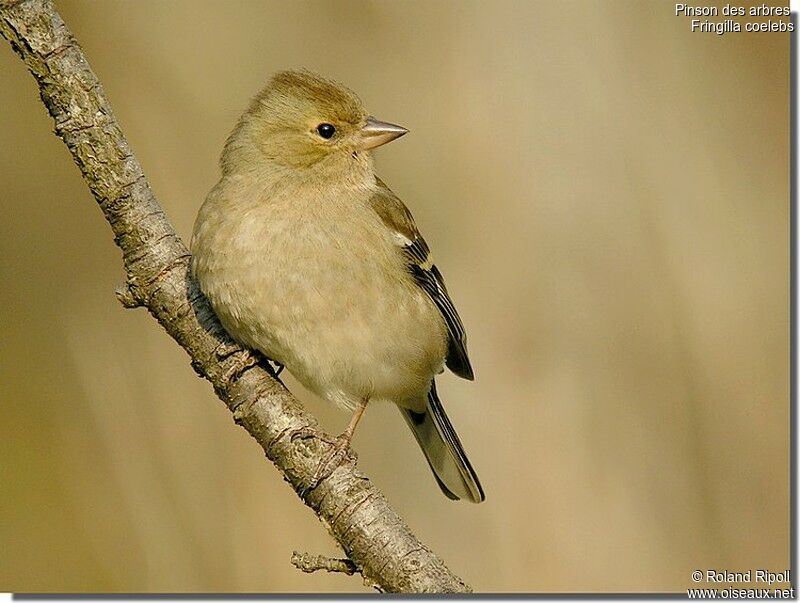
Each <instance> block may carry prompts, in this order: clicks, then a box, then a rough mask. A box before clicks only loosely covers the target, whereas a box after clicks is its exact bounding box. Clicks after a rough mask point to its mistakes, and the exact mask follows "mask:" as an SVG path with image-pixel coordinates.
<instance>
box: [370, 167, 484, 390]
mask: <svg viewBox="0 0 800 603" xmlns="http://www.w3.org/2000/svg"><path fill="white" fill-rule="evenodd" d="M378 185H379V187H380V188H379V191H378V193H376V194H375V195H373V197H372V199H371V202H372V207H373V209H374V210H375V211H376V212H377V214H378V215H379V216H380V217H381V219H382V220H383V222H384V224H386V226H387V227H389V228H391V229H392V230H393V231H394V232H395V233H397V234H398V235H399V236H398V246H399V248H400V249H401V250H402V252H403V253H404V255H405V256H406V258H407V260H408V269H409V271H410V272H411V274H412V275H413V276H414V279H415V280H416V282H417V284H418V285H419V286H420V287H421V288H422V289H423V290H424V291H425V292H426V293H427V294H428V295H429V296H430V298H431V299H432V300H433V303H434V304H436V307H437V308H438V309H439V312H440V313H441V315H442V318H444V321H445V324H446V325H447V334H448V338H447V339H448V341H447V359H446V361H445V362H446V364H447V368H449V369H450V370H451V371H453V372H454V373H455V374H456V375H458V376H459V377H463V378H464V379H469V380H470V381H471V380H472V379H474V378H475V375H474V373H473V371H472V365H471V364H470V362H469V356H467V334H466V332H465V331H464V325H463V324H462V322H461V318H460V317H459V316H458V312H457V311H456V308H455V306H454V305H453V301H452V300H451V299H450V296H449V295H448V293H447V288H446V287H445V284H444V279H443V278H442V274H441V272H439V269H438V268H437V267H436V266H435V265H434V264H433V261H432V259H431V254H430V249H429V248H428V244H427V243H426V242H425V239H423V238H422V235H420V233H419V231H418V230H417V227H416V225H415V224H414V218H413V217H412V216H411V212H410V211H408V208H407V207H406V206H405V205H403V202H402V201H400V199H399V198H398V197H397V195H395V194H394V193H393V192H392V191H391V190H389V188H388V187H387V186H386V185H385V184H384V183H383V182H381V180H378Z"/></svg>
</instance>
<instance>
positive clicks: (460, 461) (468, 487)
mask: <svg viewBox="0 0 800 603" xmlns="http://www.w3.org/2000/svg"><path fill="white" fill-rule="evenodd" d="M400 412H402V413H403V418H405V420H406V422H407V423H408V426H409V427H411V431H413V432H414V437H416V438H417V442H419V445H420V448H422V452H423V453H425V458H426V459H427V461H428V464H429V465H430V467H431V470H432V471H433V476H434V477H435V478H436V482H437V483H438V484H439V487H440V488H441V489H442V492H444V494H445V496H447V497H448V498H451V499H453V500H459V499H462V498H463V499H466V500H469V501H471V502H474V503H479V502H483V500H484V498H485V496H484V494H483V488H481V483H480V481H478V476H477V475H476V474H475V470H474V469H473V468H472V465H470V464H469V460H468V459H467V455H466V453H465V452H464V449H463V448H462V447H461V442H460V441H459V439H458V436H457V435H456V431H455V429H453V425H452V424H451V423H450V419H448V418H447V415H446V414H445V412H444V408H442V403H441V402H440V401H439V397H438V396H437V395H436V385H435V384H434V383H433V382H431V390H430V391H429V392H428V405H427V408H426V409H425V412H415V411H413V410H409V409H407V408H400Z"/></svg>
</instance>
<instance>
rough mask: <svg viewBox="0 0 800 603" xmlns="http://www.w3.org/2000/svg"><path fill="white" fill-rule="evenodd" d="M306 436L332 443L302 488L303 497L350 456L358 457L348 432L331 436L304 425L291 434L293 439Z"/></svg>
mask: <svg viewBox="0 0 800 603" xmlns="http://www.w3.org/2000/svg"><path fill="white" fill-rule="evenodd" d="M305 438H317V439H318V440H322V441H323V442H325V443H326V444H330V446H331V448H330V450H328V451H327V452H326V453H325V454H324V455H323V457H322V459H321V460H320V462H319V464H318V465H317V468H316V469H315V470H314V474H313V475H312V476H311V480H310V481H309V483H308V484H307V485H306V486H304V487H303V488H302V489H301V490H300V496H301V497H303V498H305V496H306V495H307V494H308V493H309V492H311V491H312V490H314V489H315V488H317V486H319V485H320V484H321V483H322V481H323V480H325V479H327V478H329V477H330V476H331V474H332V473H333V472H334V471H335V470H336V468H337V467H339V466H341V465H342V463H343V462H344V461H345V460H346V459H347V457H348V456H352V458H353V459H354V460H355V458H356V452H355V450H353V449H352V448H351V447H350V437H349V436H348V434H346V433H343V434H341V435H338V436H336V437H331V436H329V435H328V434H326V433H324V432H322V431H319V430H317V429H313V428H311V427H304V428H301V429H297V430H295V431H294V432H292V434H291V436H290V439H291V440H292V441H295V440H297V439H305Z"/></svg>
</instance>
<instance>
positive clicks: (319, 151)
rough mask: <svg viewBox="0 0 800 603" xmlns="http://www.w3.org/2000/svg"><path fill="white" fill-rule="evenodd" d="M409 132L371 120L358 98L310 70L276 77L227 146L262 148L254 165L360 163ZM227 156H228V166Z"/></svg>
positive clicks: (230, 148)
mask: <svg viewBox="0 0 800 603" xmlns="http://www.w3.org/2000/svg"><path fill="white" fill-rule="evenodd" d="M407 131H408V130H406V129H405V128H403V127H401V126H397V125H394V124H390V123H387V122H382V121H379V120H377V119H375V118H374V117H371V116H370V115H369V114H368V113H367V111H366V110H365V109H364V105H363V104H362V102H361V100H360V99H359V98H358V96H356V94H355V93H354V92H353V91H352V90H350V89H348V88H346V87H345V86H342V85H341V84H339V83H337V82H333V81H331V80H328V79H325V78H322V77H320V76H318V75H316V74H314V73H311V72H310V71H283V72H281V73H278V74H276V75H275V76H274V77H273V78H272V79H271V80H270V81H269V83H268V84H267V86H266V87H265V88H264V89H263V90H262V91H261V92H260V93H259V94H258V95H257V96H256V97H255V98H254V99H253V102H252V103H251V104H250V107H249V108H248V110H247V111H246V112H245V114H244V115H243V116H242V119H241V121H240V122H239V125H238V126H237V128H236V130H234V132H233V134H231V138H230V139H229V141H228V144H227V145H226V153H225V154H226V155H228V154H233V155H235V154H236V151H237V150H241V149H247V148H248V147H249V148H251V150H257V151H258V153H256V154H248V155H250V157H248V161H251V162H257V161H258V160H259V157H258V155H259V154H260V156H261V159H262V160H263V159H267V160H269V161H270V162H271V163H274V164H277V165H281V166H284V167H289V168H301V169H302V168H308V167H311V166H313V165H315V164H318V163H320V162H321V161H323V160H325V159H326V158H333V159H334V160H336V159H339V160H342V161H344V160H351V159H358V157H359V154H360V153H363V152H365V151H368V150H370V149H374V148H375V147H378V146H380V145H382V144H385V143H387V142H390V141H392V140H394V139H396V138H398V137H400V136H402V135H403V134H405V133H406V132H407ZM224 164H225V155H223V166H224Z"/></svg>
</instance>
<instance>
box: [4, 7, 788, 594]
mask: <svg viewBox="0 0 800 603" xmlns="http://www.w3.org/2000/svg"><path fill="white" fill-rule="evenodd" d="M59 6H60V9H61V12H62V14H63V17H64V19H65V20H66V22H67V23H68V25H69V26H70V27H71V28H72V29H73V31H74V32H75V34H76V36H77V37H78V39H79V41H80V42H81V43H82V45H83V47H84V49H85V51H86V53H87V55H88V56H89V59H90V60H91V63H92V65H93V67H94V69H95V71H96V72H97V74H98V75H99V77H100V78H101V80H102V81H103V82H104V85H105V89H106V91H107V93H108V95H109V97H110V99H111V102H112V104H113V106H114V108H115V111H116V115H117V117H118V119H119V120H120V122H121V124H122V126H123V128H124V130H125V132H126V134H127V136H128V137H129V140H130V142H131V144H132V146H133V149H134V150H135V152H136V153H137V155H138V157H139V159H140V160H141V162H142V164H143V165H144V167H145V170H146V172H147V174H148V175H149V177H150V179H151V182H152V185H153V187H154V189H155V191H156V193H157V194H158V196H159V198H160V200H161V202H162V204H163V205H164V207H165V208H166V210H167V213H168V215H169V216H170V218H171V219H172V221H173V223H174V224H175V226H176V228H177V230H178V232H179V233H180V234H181V235H183V236H184V237H188V235H189V233H190V231H191V226H192V222H193V219H194V215H195V212H196V210H197V208H198V206H199V204H200V202H201V201H202V199H203V197H204V195H205V193H206V192H207V191H208V189H209V188H210V187H211V186H212V185H213V184H214V182H215V179H216V176H217V167H216V161H217V157H218V154H219V151H220V149H221V146H222V143H223V141H224V139H225V137H226V135H227V134H228V132H229V130H230V129H231V128H232V126H233V124H234V122H235V120H236V118H237V117H238V115H239V113H240V112H241V110H242V109H243V108H244V106H245V105H246V103H247V101H248V98H249V97H250V96H251V95H252V94H254V93H255V92H256V91H257V90H258V89H259V87H260V86H261V85H262V84H263V83H264V82H265V80H266V78H267V77H268V76H269V74H271V73H272V72H274V71H277V70H279V69H284V68H288V67H299V66H306V67H309V68H312V69H314V70H317V71H319V72H321V73H323V74H326V75H328V76H331V77H334V78H337V79H339V80H341V81H342V82H344V83H346V84H348V85H349V86H350V87H352V88H354V89H355V90H356V91H358V92H359V93H360V94H361V96H362V97H363V99H364V100H365V102H366V104H367V106H368V107H369V108H370V109H371V111H372V112H373V113H374V114H375V115H377V116H379V117H381V118H383V119H387V120H390V121H395V122H397V123H401V124H404V125H406V126H407V127H409V128H410V129H411V134H409V135H408V136H406V137H405V138H403V139H402V140H401V141H398V142H396V143H393V144H391V145H389V146H388V147H386V148H384V149H381V150H380V152H379V153H378V154H377V164H378V168H379V172H380V174H381V176H382V177H383V178H384V179H385V180H386V181H387V182H388V183H389V185H390V186H391V187H392V188H393V189H394V190H395V191H396V192H397V193H398V194H399V195H400V196H401V198H403V199H404V200H405V201H406V202H407V203H408V205H409V206H410V207H411V209H412V210H413V212H414V214H415V216H416V218H417V221H418V223H419V225H420V228H421V229H422V231H423V233H424V234H425V236H426V238H427V239H428V241H429V242H430V243H431V246H432V247H433V249H434V252H435V254H436V257H437V260H438V264H439V266H440V267H441V268H442V270H443V271H444V274H445V276H446V278H447V282H448V285H449V288H450V290H451V293H452V294H453V297H454V299H455V300H456V303H457V305H458V307H459V309H460V312H461V314H462V317H463V319H464V322H465V324H466V326H467V329H468V332H469V336H470V350H471V355H472V358H473V364H474V366H475V369H476V374H477V379H476V381H475V382H474V383H468V382H465V381H461V380H459V379H457V378H455V377H453V376H452V375H448V376H445V377H444V378H442V379H441V380H440V382H441V385H440V394H441V395H442V398H443V400H444V401H445V404H446V406H447V408H448V411H449V413H450V414H451V417H452V419H453V421H454V423H455V425H456V426H457V428H458V431H459V433H460V434H461V437H462V439H463V441H464V443H465V446H466V448H467V450H468V451H469V453H470V456H471V458H472V460H473V462H474V465H475V467H476V468H477V470H478V472H479V474H480V476H481V478H482V480H483V484H484V486H485V489H486V492H487V496H488V500H487V501H486V503H485V504H483V505H479V506H475V505H470V504H465V503H462V504H458V503H453V502H450V501H448V500H447V499H445V498H444V497H443V496H442V495H441V494H440V493H439V491H438V489H437V487H436V485H435V483H434V481H433V479H432V477H431V476H430V475H429V472H428V468H427V467H426V465H425V462H424V460H423V459H422V456H421V455H420V453H419V451H418V450H417V449H416V445H415V444H414V442H413V440H412V437H411V434H410V432H408V431H407V430H406V428H405V427H404V426H403V424H402V421H401V419H400V417H399V416H398V414H397V412H396V411H395V410H394V409H392V408H389V407H374V408H371V409H370V410H369V412H368V413H367V415H366V418H365V421H364V422H363V423H362V425H361V426H360V429H359V432H358V434H357V436H356V440H355V446H356V449H357V450H358V452H359V454H360V459H361V460H360V465H361V467H362V468H364V469H365V470H366V471H367V472H368V474H369V475H370V476H372V478H373V479H374V481H375V482H376V484H377V485H378V486H379V487H380V488H381V489H382V490H383V491H384V492H385V493H386V494H387V496H388V497H389V499H390V500H391V501H392V502H393V503H394V505H395V506H396V508H397V509H398V510H399V511H400V513H401V514H402V515H404V516H405V517H406V519H407V520H408V522H409V523H410V525H411V526H412V527H413V529H415V530H416V532H417V534H418V535H419V536H420V537H421V538H422V539H423V540H424V541H425V542H427V543H428V544H429V545H430V546H432V547H433V549H434V550H436V551H437V552H438V553H440V554H441V555H442V556H443V557H444V558H445V559H446V560H447V561H448V562H449V564H450V565H451V567H452V568H453V569H454V570H455V571H456V572H457V573H459V574H461V575H462V576H464V577H466V578H467V579H468V580H469V581H470V582H471V583H472V584H473V585H474V587H475V588H476V589H478V590H481V591H487V590H488V591H642V590H645V591H667V590H670V591H675V590H679V589H682V588H685V587H686V586H689V585H690V584H691V582H690V579H689V575H690V572H691V571H692V570H694V569H707V568H717V569H728V570H732V571H733V570H738V571H742V570H747V569H757V568H765V569H772V570H776V571H777V570H782V569H785V568H786V566H787V563H788V546H789V529H788V525H789V524H788V520H789V517H788V515H789V502H788V501H789V496H788V495H789V489H788V452H789V442H788V436H789V426H788V393H789V392H788V385H789V372H788V371H789V365H788V349H789V339H788V235H789V226H788V216H789V213H788V159H789V157H788V148H789V147H788V140H789V139H788V109H789V105H788V92H789V91H788V48H789V40H788V37H787V35H786V34H765V33H758V34H738V35H734V34H726V35H724V36H722V37H720V36H716V35H714V34H699V33H695V34H692V33H689V31H688V21H687V19H685V18H678V17H675V16H674V3H673V2H644V1H641V2H622V1H615V2H599V1H598V2H588V1H587V2H578V1H575V2H555V1H550V2H538V3H536V2H497V1H493V2H488V1H487V2H466V3H465V2H434V3H428V2H422V1H420V2H360V3H359V2H292V3H289V2H280V3H279V2H269V3H264V2H246V3H242V2H207V3H201V5H200V6H197V3H196V2H195V1H188V0H187V1H181V2H177V1H169V2H161V1H139V2H119V1H111V0H106V1H104V2H86V1H82V2H76V1H66V0H65V1H63V2H60V3H59ZM0 82H2V84H1V85H0V107H2V110H1V111H0V165H2V168H0V174H1V177H2V181H1V182H2V187H0V191H1V192H0V194H2V207H3V208H4V213H3V219H2V220H0V283H2V285H1V286H0V333H1V334H2V339H0V417H1V418H0V488H1V489H2V491H1V492H0V590H20V591H51V590H57V591H363V590H365V589H364V588H363V586H362V585H361V584H360V582H359V580H358V579H357V578H347V577H344V576H336V575H313V576H308V575H304V574H300V573H299V572H297V571H296V570H294V569H293V568H292V567H291V566H290V564H289V557H290V555H291V552H292V550H294V549H299V550H305V551H310V552H314V553H332V554H334V553H335V552H336V548H335V547H334V545H333V543H332V541H331V540H330V538H329V537H328V535H327V533H326V532H325V530H324V529H323V528H322V526H321V525H319V524H318V522H317V521H316V519H315V518H314V516H313V514H312V513H311V512H310V511H308V510H307V509H306V508H305V507H303V506H302V505H300V504H299V503H298V501H297V499H296V497H295V496H294V494H293V493H292V492H291V491H290V489H289V488H287V487H286V485H285V484H284V483H283V482H282V481H281V479H280V478H279V477H278V473H277V472H276V471H275V470H274V468H273V467H272V466H271V465H269V464H268V463H267V462H266V461H265V459H264V458H263V454H262V453H261V451H260V449H259V448H258V447H257V445H256V444H255V443H254V442H253V441H252V440H251V439H250V438H249V436H247V434H246V433H245V432H244V431H243V430H242V429H239V428H238V427H236V426H235V425H234V424H233V421H232V420H231V417H230V415H229V413H228V411H227V410H225V408H224V407H223V405H222V404H221V403H220V402H219V401H218V400H217V399H216V398H215V397H214V395H213V393H212V391H211V388H210V387H209V386H208V385H207V384H206V383H205V382H202V381H200V380H199V379H197V378H196V376H195V375H194V373H193V371H192V370H191V368H190V367H189V363H188V361H187V358H186V356H185V355H184V354H183V352H182V351H181V350H179V349H178V348H177V346H176V345H175V344H173V343H172V341H170V340H169V339H168V337H167V336H166V335H165V334H164V333H163V332H162V331H161V330H160V328H159V327H158V325H157V324H156V323H155V322H154V321H153V320H152V319H151V318H150V317H149V316H148V315H147V314H146V313H145V312H143V311H125V310H123V309H122V308H121V306H120V305H119V304H118V302H117V301H116V300H115V298H114V295H113V291H114V288H115V286H116V285H117V284H118V283H119V282H120V281H121V280H122V278H123V275H122V269H121V265H120V261H119V253H118V251H117V250H116V248H115V247H114V245H113V242H112V239H111V236H110V234H109V229H108V228H107V226H106V224H105V223H104V221H103V219H102V217H101V215H100V212H99V211H98V210H97V208H96V207H95V206H94V202H93V200H92V199H91V197H90V195H89V194H88V192H87V190H86V188H85V186H84V185H83V183H82V182H81V180H80V178H79V176H78V172H77V169H76V168H75V167H74V166H73V165H72V163H71V161H70V159H69V156H68V154H67V151H66V149H65V148H64V147H63V145H62V144H61V142H60V141H58V140H57V139H56V138H55V137H53V136H52V134H51V131H52V124H51V123H50V121H49V118H48V117H47V116H46V114H45V111H44V109H43V107H42V106H41V105H40V103H39V100H38V96H37V93H36V89H35V85H34V83H33V81H32V79H31V78H30V76H29V75H28V74H27V72H26V71H25V70H24V68H23V66H22V64H21V63H20V62H19V61H18V60H17V58H16V57H15V55H13V54H12V52H11V51H10V49H9V48H8V47H7V45H5V44H3V45H2V46H0ZM290 385H291V386H292V389H294V390H295V391H299V388H297V386H296V385H294V383H293V382H291V383H290ZM301 396H302V398H303V400H304V401H306V402H307V405H308V407H309V408H310V409H311V410H312V412H314V413H315V414H317V415H318V416H320V417H321V419H322V420H323V423H324V424H325V426H326V427H327V428H328V429H329V430H331V431H334V432H338V431H339V430H341V429H342V428H343V426H344V425H345V423H346V421H347V417H346V416H345V415H344V414H341V413H339V412H338V411H336V410H334V409H329V408H327V407H325V405H324V404H323V403H322V402H320V401H319V400H317V399H315V398H313V397H312V396H310V395H308V394H305V393H302V392H301Z"/></svg>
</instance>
